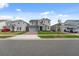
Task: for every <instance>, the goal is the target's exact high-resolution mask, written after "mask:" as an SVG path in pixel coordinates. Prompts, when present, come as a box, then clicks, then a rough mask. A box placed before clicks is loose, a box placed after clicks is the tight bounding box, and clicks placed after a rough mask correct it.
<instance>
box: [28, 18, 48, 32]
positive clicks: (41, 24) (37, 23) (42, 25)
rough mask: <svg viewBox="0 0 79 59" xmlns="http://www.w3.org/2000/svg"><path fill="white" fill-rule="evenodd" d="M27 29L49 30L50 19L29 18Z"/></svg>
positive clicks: (34, 30) (33, 30) (32, 30)
mask: <svg viewBox="0 0 79 59" xmlns="http://www.w3.org/2000/svg"><path fill="white" fill-rule="evenodd" d="M29 31H31V32H36V31H50V20H49V19H48V18H42V19H36V20H30V26H29Z"/></svg>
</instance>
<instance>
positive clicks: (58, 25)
mask: <svg viewBox="0 0 79 59" xmlns="http://www.w3.org/2000/svg"><path fill="white" fill-rule="evenodd" d="M57 31H58V32H61V20H60V19H58V24H57Z"/></svg>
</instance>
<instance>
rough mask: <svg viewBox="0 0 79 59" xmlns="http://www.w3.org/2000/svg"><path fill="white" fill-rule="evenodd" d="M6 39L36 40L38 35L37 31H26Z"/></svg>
mask: <svg viewBox="0 0 79 59" xmlns="http://www.w3.org/2000/svg"><path fill="white" fill-rule="evenodd" d="M7 39H13V40H20V39H21V40H38V39H40V37H38V35H37V32H27V33H25V34H22V35H17V36H15V37H10V38H7Z"/></svg>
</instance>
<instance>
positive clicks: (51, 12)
mask: <svg viewBox="0 0 79 59" xmlns="http://www.w3.org/2000/svg"><path fill="white" fill-rule="evenodd" d="M53 13H54V11H46V12H42V13H40V15H48V14H53Z"/></svg>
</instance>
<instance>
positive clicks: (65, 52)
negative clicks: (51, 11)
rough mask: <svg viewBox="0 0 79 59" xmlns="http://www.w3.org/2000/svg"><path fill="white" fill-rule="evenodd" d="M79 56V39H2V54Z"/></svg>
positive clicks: (0, 49)
mask: <svg viewBox="0 0 79 59" xmlns="http://www.w3.org/2000/svg"><path fill="white" fill-rule="evenodd" d="M75 55H76V56H77V55H78V56H79V40H0V56H75Z"/></svg>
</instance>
